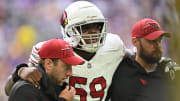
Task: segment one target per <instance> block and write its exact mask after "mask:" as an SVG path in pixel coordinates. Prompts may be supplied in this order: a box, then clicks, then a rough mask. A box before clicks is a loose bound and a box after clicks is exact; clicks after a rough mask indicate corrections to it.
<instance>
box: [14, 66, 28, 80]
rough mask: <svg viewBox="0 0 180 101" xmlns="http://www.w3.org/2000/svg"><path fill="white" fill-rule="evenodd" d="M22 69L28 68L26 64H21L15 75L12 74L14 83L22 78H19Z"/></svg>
mask: <svg viewBox="0 0 180 101" xmlns="http://www.w3.org/2000/svg"><path fill="white" fill-rule="evenodd" d="M22 67H28V65H27V64H25V63H22V64H19V65H17V66H16V70H15V71H14V73H13V74H12V79H13V82H16V81H18V80H19V79H20V77H19V76H18V70H19V69H20V68H22Z"/></svg>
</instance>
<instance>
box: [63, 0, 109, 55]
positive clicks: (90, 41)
mask: <svg viewBox="0 0 180 101" xmlns="http://www.w3.org/2000/svg"><path fill="white" fill-rule="evenodd" d="M60 22H61V31H62V35H63V38H64V40H66V41H67V42H69V43H70V44H71V45H72V47H74V48H77V49H80V50H84V51H87V52H96V51H97V50H98V49H99V47H100V46H102V45H103V44H104V40H105V36H106V22H107V21H106V19H105V18H104V16H103V14H102V12H101V11H100V9H99V8H97V7H96V6H95V5H94V4H92V3H90V2H87V1H77V2H74V3H72V4H70V5H69V6H68V7H67V8H66V9H65V11H64V13H63V15H62V17H61V21H60Z"/></svg>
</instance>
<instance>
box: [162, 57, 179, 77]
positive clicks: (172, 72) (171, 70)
mask: <svg viewBox="0 0 180 101" xmlns="http://www.w3.org/2000/svg"><path fill="white" fill-rule="evenodd" d="M160 64H161V65H163V66H165V70H164V71H165V73H168V74H169V77H170V78H171V80H174V79H175V77H176V71H178V70H180V66H179V65H178V64H176V62H174V61H172V59H171V58H164V57H162V58H161V60H160Z"/></svg>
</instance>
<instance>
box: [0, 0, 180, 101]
mask: <svg viewBox="0 0 180 101" xmlns="http://www.w3.org/2000/svg"><path fill="white" fill-rule="evenodd" d="M73 1H77V0H0V101H7V96H5V93H4V84H5V80H6V79H7V77H8V76H9V75H10V74H11V73H12V71H13V70H14V68H15V66H16V65H17V64H19V63H22V62H27V60H28V57H29V54H30V52H31V48H32V45H33V44H36V43H37V42H39V41H44V40H48V39H51V38H55V37H58V38H62V36H61V34H60V27H59V25H60V23H59V20H60V16H61V14H62V12H63V10H64V8H65V7H67V6H68V5H69V4H70V3H71V2H73ZM87 1H91V2H93V3H94V4H96V5H97V6H98V7H99V8H100V9H101V10H102V11H103V14H104V16H105V17H106V18H108V32H111V33H116V34H118V35H119V36H120V37H121V39H122V40H123V41H124V43H125V45H126V46H127V47H128V48H131V49H133V46H132V44H131V28H132V26H133V24H135V22H136V21H137V20H139V19H141V18H143V17H151V18H153V19H156V20H157V21H158V22H160V24H161V26H162V27H163V29H164V30H166V31H168V32H171V33H172V37H171V39H164V40H163V48H164V56H165V57H171V58H173V60H175V61H176V62H177V63H178V64H180V40H179V38H180V34H179V32H180V28H179V16H178V12H180V6H178V5H179V4H180V0H87Z"/></svg>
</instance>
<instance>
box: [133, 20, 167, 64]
mask: <svg viewBox="0 0 180 101" xmlns="http://www.w3.org/2000/svg"><path fill="white" fill-rule="evenodd" d="M168 35H169V34H168V33H166V32H164V31H163V30H162V29H161V27H160V25H159V24H158V22H156V21H155V20H153V19H149V18H144V19H142V20H140V21H138V22H137V23H136V24H135V25H134V26H133V29H132V43H133V44H134V46H135V47H136V48H137V55H138V56H139V57H141V58H142V59H143V60H144V61H146V62H147V63H150V64H153V63H156V62H158V61H159V60H160V59H161V57H162V44H161V40H162V37H163V36H168Z"/></svg>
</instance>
